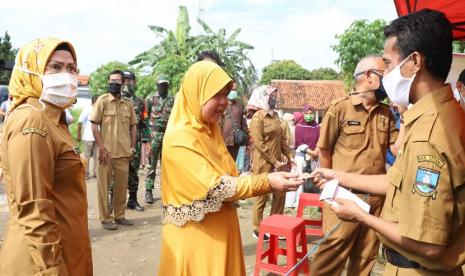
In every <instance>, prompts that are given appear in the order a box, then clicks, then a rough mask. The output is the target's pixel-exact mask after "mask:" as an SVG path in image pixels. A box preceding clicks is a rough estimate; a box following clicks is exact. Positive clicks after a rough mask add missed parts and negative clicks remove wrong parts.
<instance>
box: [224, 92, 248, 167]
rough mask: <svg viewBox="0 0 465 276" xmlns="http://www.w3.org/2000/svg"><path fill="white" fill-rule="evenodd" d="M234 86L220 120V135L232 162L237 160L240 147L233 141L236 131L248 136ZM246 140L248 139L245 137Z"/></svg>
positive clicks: (242, 107)
mask: <svg viewBox="0 0 465 276" xmlns="http://www.w3.org/2000/svg"><path fill="white" fill-rule="evenodd" d="M235 88H236V84H235V83H234V84H233V90H231V92H230V93H229V95H228V103H229V104H228V107H227V108H226V110H225V111H224V114H223V118H222V128H221V133H222V136H223V139H224V143H225V145H226V148H227V149H228V152H229V154H231V157H232V158H233V160H234V161H236V159H237V153H238V151H239V147H240V145H238V144H236V142H235V141H234V133H235V132H236V130H237V129H241V130H243V131H244V132H245V133H246V134H247V136H248V128H247V122H246V120H245V118H244V105H243V104H242V103H241V102H240V100H239V95H238V94H237V91H236V90H235ZM247 139H248V137H247Z"/></svg>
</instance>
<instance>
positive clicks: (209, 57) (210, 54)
mask: <svg viewBox="0 0 465 276" xmlns="http://www.w3.org/2000/svg"><path fill="white" fill-rule="evenodd" d="M202 60H205V61H211V62H214V63H216V64H218V65H219V66H223V62H221V59H220V56H219V55H218V54H217V53H216V51H214V50H205V51H202V52H200V53H199V55H198V56H197V61H202Z"/></svg>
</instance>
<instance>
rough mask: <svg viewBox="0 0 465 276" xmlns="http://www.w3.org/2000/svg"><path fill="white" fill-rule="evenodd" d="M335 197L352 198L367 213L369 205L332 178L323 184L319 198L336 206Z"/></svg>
mask: <svg viewBox="0 0 465 276" xmlns="http://www.w3.org/2000/svg"><path fill="white" fill-rule="evenodd" d="M336 198H343V199H349V200H352V201H354V202H355V203H356V204H357V205H358V206H359V207H360V208H362V210H363V211H365V212H367V213H369V212H370V205H368V203H366V202H365V201H363V200H362V199H361V198H359V197H358V196H356V195H355V194H353V193H352V192H351V191H349V190H347V189H346V188H344V187H341V186H339V180H337V179H332V180H330V181H328V182H327V183H326V184H325V186H324V188H323V191H321V195H320V200H321V201H324V202H327V203H329V204H331V205H333V204H334V205H336V206H337V205H338V204H337V202H336Z"/></svg>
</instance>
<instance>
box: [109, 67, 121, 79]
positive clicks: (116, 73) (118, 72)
mask: <svg viewBox="0 0 465 276" xmlns="http://www.w3.org/2000/svg"><path fill="white" fill-rule="evenodd" d="M111 75H120V76H121V81H122V80H123V79H124V74H123V71H121V70H113V71H111V72H110V74H108V80H110V76H111Z"/></svg>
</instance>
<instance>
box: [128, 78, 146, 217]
mask: <svg viewBox="0 0 465 276" xmlns="http://www.w3.org/2000/svg"><path fill="white" fill-rule="evenodd" d="M123 80H124V81H123V97H124V98H125V99H126V100H128V101H130V102H131V103H132V105H133V106H134V112H135V113H136V118H137V131H136V145H135V147H136V150H135V151H134V156H133V157H132V160H131V162H130V163H129V178H128V193H129V198H128V202H127V204H126V207H128V208H129V209H131V210H136V211H140V212H142V211H144V207H142V206H140V204H139V202H138V201H137V191H138V190H139V167H140V160H141V148H142V140H141V137H142V133H143V131H144V130H145V129H146V128H147V126H146V124H145V118H144V115H145V114H146V113H144V111H145V103H144V100H143V99H141V98H139V97H137V96H136V84H137V83H136V75H135V74H134V73H133V72H131V71H124V72H123Z"/></svg>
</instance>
